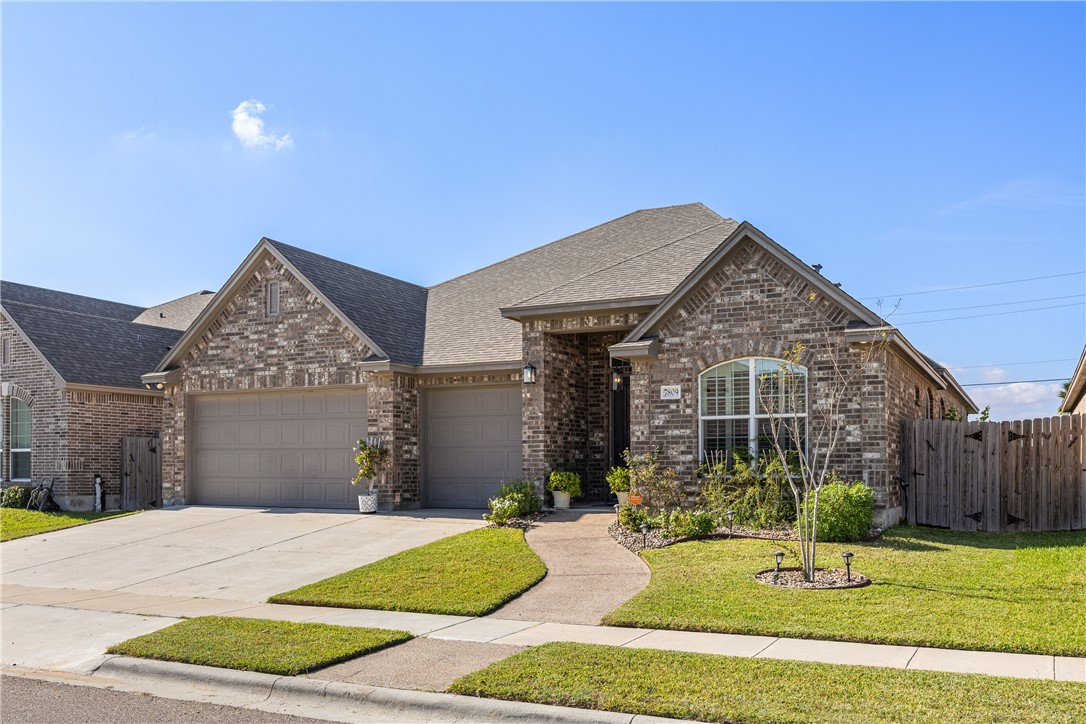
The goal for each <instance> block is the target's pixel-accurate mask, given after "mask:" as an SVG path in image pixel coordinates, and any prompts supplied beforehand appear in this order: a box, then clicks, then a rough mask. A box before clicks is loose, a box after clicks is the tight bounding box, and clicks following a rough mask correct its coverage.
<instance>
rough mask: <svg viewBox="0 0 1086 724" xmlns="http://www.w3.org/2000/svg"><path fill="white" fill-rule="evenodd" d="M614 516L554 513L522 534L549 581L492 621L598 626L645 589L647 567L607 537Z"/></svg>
mask: <svg viewBox="0 0 1086 724" xmlns="http://www.w3.org/2000/svg"><path fill="white" fill-rule="evenodd" d="M614 519H615V513H614V511H613V510H609V509H602V508H573V509H570V510H556V511H554V513H553V514H551V515H549V516H547V517H546V518H543V519H542V520H541V521H540V522H539V523H538V524H537V525H535V526H533V527H532V528H530V529H529V530H528V531H527V533H525V536H524V537H525V540H526V541H527V542H528V545H529V546H530V547H531V549H532V550H533V551H535V552H536V554H537V555H538V556H539V557H540V558H542V559H543V563H545V564H546V566H547V577H546V578H544V579H543V580H542V581H541V582H540V583H538V584H536V585H535V586H533V587H532V588H530V589H529V590H527V591H525V592H524V594H522V595H521V596H519V597H518V598H515V599H513V600H512V601H510V602H509V603H507V604H506V605H504V606H502V607H501V608H499V609H498V610H497V611H495V612H494V613H492V614H490V616H491V617H492V618H498V619H512V620H517V621H548V622H551V623H573V624H589V625H596V624H598V623H599V622H600V621H601V620H602V619H603V617H604V616H606V615H607V614H608V613H610V612H611V611H614V610H615V609H616V608H618V607H619V606H621V605H622V604H624V603H626V601H628V600H629V599H630V598H631V597H632V596H633V595H634V594H635V593H637V592H638V591H640V590H641V589H642V588H644V587H645V586H647V585H648V583H649V576H650V572H649V567H648V565H646V564H645V561H644V560H642V559H641V558H640V557H639V556H636V555H634V554H633V553H631V552H630V551H629V550H627V549H626V548H623V547H622V546H620V545H618V544H616V543H615V541H614V540H612V538H611V536H610V535H608V533H607V526H609V525H610V524H611V523H612V521H614Z"/></svg>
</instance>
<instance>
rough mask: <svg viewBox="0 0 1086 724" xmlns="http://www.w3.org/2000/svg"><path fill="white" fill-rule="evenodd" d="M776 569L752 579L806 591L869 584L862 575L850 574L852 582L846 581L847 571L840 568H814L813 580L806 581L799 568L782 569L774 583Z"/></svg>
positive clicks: (767, 570)
mask: <svg viewBox="0 0 1086 724" xmlns="http://www.w3.org/2000/svg"><path fill="white" fill-rule="evenodd" d="M775 572H776V569H774V568H767V569H765V570H764V571H758V572H757V573H755V574H754V579H755V580H756V581H758V582H759V583H764V584H766V585H767V586H777V587H778V588H808V589H832V588H861V587H863V586H866V585H868V584H870V583H871V579H869V578H868V577H867V576H865V575H864V574H862V573H857V572H856V571H853V572H852V580H851V581H850V580H849V579H848V575H847V571H845V570H844V569H842V568H816V569H815V579H814V580H813V581H808V580H806V579H805V578H804V577H803V569H801V568H782V569H781V573H780V576H779V577H778V578H777V580H776V582H774V580H773V577H774V573H775Z"/></svg>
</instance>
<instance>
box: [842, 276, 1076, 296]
mask: <svg viewBox="0 0 1086 724" xmlns="http://www.w3.org/2000/svg"><path fill="white" fill-rule="evenodd" d="M1081 274H1086V271H1077V272H1067V273H1066V274H1049V275H1048V276H1043V277H1028V278H1026V279H1010V280H1008V281H1005V282H988V283H987V284H970V285H969V286H967V287H947V288H945V289H929V290H927V291H923V292H904V293H902V294H880V295H879V296H877V297H861V299H887V298H896V297H915V296H916V295H917V294H938V293H940V292H960V291H961V290H963V289H980V288H981V287H998V286H1002V285H1004V284H1020V283H1022V282H1035V281H1039V280H1041V279H1057V278H1059V277H1073V276H1079V275H1081Z"/></svg>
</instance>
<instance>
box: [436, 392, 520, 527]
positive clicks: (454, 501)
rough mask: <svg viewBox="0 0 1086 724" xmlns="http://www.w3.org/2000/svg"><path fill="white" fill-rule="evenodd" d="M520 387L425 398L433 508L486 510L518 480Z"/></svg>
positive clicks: (445, 393)
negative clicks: (507, 484)
mask: <svg viewBox="0 0 1086 724" xmlns="http://www.w3.org/2000/svg"><path fill="white" fill-rule="evenodd" d="M520 397H521V391H520V385H514V386H502V387H461V388H447V389H433V390H430V391H429V392H428V393H427V397H426V433H425V444H426V481H427V487H428V495H429V505H430V506H432V507H435V508H485V507H486V501H487V498H490V497H493V495H494V493H496V492H497V490H498V488H499V487H500V486H501V484H502V482H503V481H507V480H512V479H515V478H519V477H521V474H522V472H521V453H520Z"/></svg>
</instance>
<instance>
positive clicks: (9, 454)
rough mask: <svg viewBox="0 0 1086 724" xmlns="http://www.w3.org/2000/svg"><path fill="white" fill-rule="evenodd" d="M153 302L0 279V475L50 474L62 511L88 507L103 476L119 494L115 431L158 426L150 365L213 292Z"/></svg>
mask: <svg viewBox="0 0 1086 724" xmlns="http://www.w3.org/2000/svg"><path fill="white" fill-rule="evenodd" d="M211 296H212V294H211V292H201V293H197V294H193V295H190V296H187V297H182V298H181V299H177V300H174V301H173V302H168V303H166V304H163V305H159V306H156V307H151V308H144V307H137V306H132V305H129V304H120V303H117V302H110V301H106V300H103V299H94V298H91V297H84V296H79V295H76V294H68V293H65V292H58V291H53V290H50V289H41V288H39V287H32V286H27V285H25V284H16V283H13V282H0V393H2V394H0V439H2V444H0V481H2V483H3V485H4V486H7V485H10V484H21V485H28V484H29V483H30V482H32V481H33V482H35V483H37V482H39V481H40V480H41V479H42V478H53V479H54V490H55V493H56V497H57V500H58V502H59V503H60V504H61V506H62V507H63V508H64V509H66V510H87V509H88V508H93V507H94V476H95V475H96V474H97V475H101V476H102V478H103V484H104V488H105V492H106V498H107V500H106V502H107V505H108V506H109V507H114V508H115V507H117V506H118V505H119V498H120V476H121V470H120V467H121V460H120V455H121V453H120V438H122V437H124V436H127V435H152V434H154V433H157V432H158V431H159V430H160V429H161V427H162V397H163V393H162V392H160V391H157V390H148V389H146V388H145V386H144V385H143V384H142V382H141V381H140V374H141V373H143V372H146V371H147V369H149V368H151V367H153V366H154V365H155V364H157V363H158V361H159V360H160V359H161V358H162V356H163V355H165V354H166V352H167V351H168V349H169V347H170V346H171V345H172V344H174V343H175V342H176V341H177V338H178V337H180V336H181V330H183V329H185V328H186V327H188V325H189V324H191V323H192V320H193V318H195V316H196V315H197V314H198V313H199V312H200V311H201V310H202V309H203V307H204V306H205V305H206V304H207V301H208V300H209V299H210V298H211Z"/></svg>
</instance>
